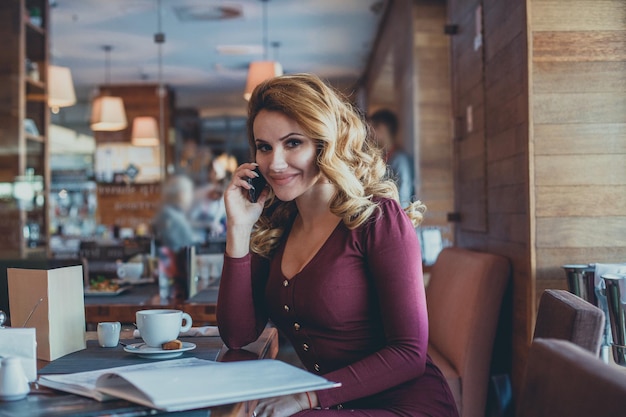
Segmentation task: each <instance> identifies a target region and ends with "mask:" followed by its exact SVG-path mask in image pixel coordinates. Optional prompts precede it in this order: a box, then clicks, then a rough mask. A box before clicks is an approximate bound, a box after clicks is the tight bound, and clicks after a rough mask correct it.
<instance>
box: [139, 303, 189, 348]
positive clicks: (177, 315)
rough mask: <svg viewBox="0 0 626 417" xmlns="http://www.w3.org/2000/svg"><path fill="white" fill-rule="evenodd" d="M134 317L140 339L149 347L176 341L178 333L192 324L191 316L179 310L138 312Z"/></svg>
mask: <svg viewBox="0 0 626 417" xmlns="http://www.w3.org/2000/svg"><path fill="white" fill-rule="evenodd" d="M135 317H136V319H137V329H138V330H139V334H140V335H141V338H142V339H143V341H144V342H146V344H147V345H148V346H151V347H161V345H162V344H163V343H165V342H169V341H171V340H174V339H176V338H177V337H178V335H179V334H180V332H186V331H188V330H189V329H191V324H192V320H191V316H190V315H189V314H187V313H184V312H182V311H180V310H140V311H138V312H137V313H136V315H135ZM183 320H184V321H185V325H184V326H183Z"/></svg>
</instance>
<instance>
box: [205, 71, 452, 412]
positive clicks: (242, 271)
mask: <svg viewBox="0 0 626 417" xmlns="http://www.w3.org/2000/svg"><path fill="white" fill-rule="evenodd" d="M248 110H249V112H248V113H249V118H248V132H249V135H248V136H249V142H250V148H251V150H252V153H253V155H254V159H255V162H256V163H246V164H243V165H241V166H239V167H238V168H237V170H236V171H235V173H234V175H233V180H232V182H231V183H230V185H229V186H228V187H227V189H226V193H225V202H226V211H227V228H226V230H227V234H226V255H225V263H224V269H223V273H222V280H221V283H220V290H219V298H218V303H217V319H218V325H219V328H220V335H221V337H222V338H223V340H224V341H225V343H226V344H227V345H228V346H229V347H231V348H235V349H236V348H241V347H242V346H245V345H247V344H248V343H251V342H253V341H254V340H256V339H257V338H258V336H259V335H260V333H261V332H262V331H263V329H264V327H265V326H266V324H267V322H268V319H271V320H272V322H273V323H275V324H276V326H277V327H278V328H279V329H280V330H281V331H282V332H283V334H284V335H285V336H287V337H288V338H289V339H290V341H291V343H292V345H293V346H294V348H295V350H296V352H297V353H298V355H299V357H300V359H301V361H302V363H303V364H304V365H305V366H306V368H307V369H308V370H309V371H310V372H313V373H315V374H318V375H323V376H324V377H326V378H327V379H329V380H331V381H336V382H340V383H341V384H342V386H341V387H340V388H334V389H330V390H323V391H318V392H309V393H305V394H294V395H286V396H281V397H276V398H270V399H264V400H261V401H260V402H259V404H258V406H257V407H256V409H255V411H254V412H255V415H256V416H257V417H268V416H273V417H280V416H290V415H294V414H296V413H298V415H300V414H303V415H304V414H306V415H309V414H311V415H316V416H331V415H332V416H342V415H345V416H351V417H357V416H440V417H444V416H445V417H456V416H458V414H457V410H456V405H455V403H454V399H453V397H452V394H451V393H450V390H449V388H448V385H447V383H446V380H445V378H444V377H443V375H442V374H441V372H440V371H439V369H438V368H437V367H436V366H435V365H434V364H433V362H432V361H431V359H430V358H429V357H428V355H427V346H428V317H427V310H426V299H425V293H424V283H423V279H422V269H421V259H420V250H419V243H418V240H417V236H416V234H415V229H414V227H415V225H416V224H417V223H419V222H420V221H421V219H422V213H423V211H424V206H423V205H421V203H419V202H416V203H414V204H412V205H411V206H410V207H409V208H408V210H407V211H404V210H402V208H401V207H400V205H399V203H398V201H397V199H398V194H397V188H396V185H395V183H394V182H393V181H390V180H387V179H385V178H386V165H385V163H384V161H383V159H382V157H381V155H380V150H379V149H378V148H377V147H376V146H371V144H370V140H369V138H368V129H367V126H366V124H365V123H364V122H363V120H362V119H361V117H360V116H359V114H357V112H356V111H355V110H354V109H353V108H352V107H351V106H350V105H349V104H348V103H347V101H345V99H343V98H342V97H340V96H339V95H338V94H337V93H336V92H334V91H333V90H332V89H330V88H329V87H328V86H326V85H325V84H324V83H323V82H322V81H321V80H320V79H319V78H317V77H315V76H312V75H306V74H299V75H289V76H281V77H277V78H273V79H271V80H269V81H266V82H264V83H262V84H261V85H259V86H258V87H257V88H256V89H255V91H254V92H253V94H252V97H251V99H250V102H249V108H248ZM257 165H258V168H259V170H260V172H261V174H262V175H263V176H264V177H265V178H266V179H267V182H268V185H269V188H265V189H264V190H263V192H262V193H261V196H260V198H259V200H258V201H257V203H251V202H250V201H249V200H248V198H247V195H248V189H249V188H250V186H249V184H248V183H247V181H246V180H247V179H248V178H252V177H254V176H255V175H256V174H255V173H254V172H253V171H252V170H253V169H254V168H255V166H257ZM251 252H252V253H251ZM316 407H319V408H320V409H319V410H312V411H309V410H310V409H313V408H316ZM329 409H332V410H329Z"/></svg>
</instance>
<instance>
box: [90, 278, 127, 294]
mask: <svg viewBox="0 0 626 417" xmlns="http://www.w3.org/2000/svg"><path fill="white" fill-rule="evenodd" d="M126 290H128V287H122V286H121V285H120V284H119V283H118V282H116V281H115V280H113V279H109V278H104V277H102V276H99V277H97V278H95V279H92V280H90V281H89V287H87V288H85V296H99V297H101V296H115V295H120V294H121V293H123V292H124V291H126Z"/></svg>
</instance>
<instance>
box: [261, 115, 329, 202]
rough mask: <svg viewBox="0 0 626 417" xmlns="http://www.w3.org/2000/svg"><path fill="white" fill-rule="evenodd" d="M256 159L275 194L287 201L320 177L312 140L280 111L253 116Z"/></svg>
mask: <svg viewBox="0 0 626 417" xmlns="http://www.w3.org/2000/svg"><path fill="white" fill-rule="evenodd" d="M253 131H254V142H255V145H256V162H257V164H259V170H260V171H261V174H263V176H264V177H265V178H266V179H267V182H268V183H269V185H270V187H272V190H273V191H274V194H276V197H278V199H280V200H282V201H291V200H295V199H296V198H298V197H300V196H301V195H305V194H306V193H307V192H308V191H310V190H311V188H312V187H313V185H315V184H316V183H317V182H318V181H319V179H320V170H319V168H318V166H317V164H316V157H317V145H316V142H315V141H314V140H313V139H311V138H310V137H308V136H306V135H305V134H304V131H303V129H302V128H301V127H300V126H299V125H298V124H297V123H296V122H295V121H294V120H292V119H290V118H289V117H287V116H286V115H284V114H283V113H280V112H276V111H268V110H261V111H260V112H259V113H258V114H257V116H256V118H255V119H254V125H253Z"/></svg>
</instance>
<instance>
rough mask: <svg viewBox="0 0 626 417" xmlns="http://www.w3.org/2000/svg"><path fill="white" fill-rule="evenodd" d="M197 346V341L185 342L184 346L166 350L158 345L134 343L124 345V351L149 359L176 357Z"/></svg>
mask: <svg viewBox="0 0 626 417" xmlns="http://www.w3.org/2000/svg"><path fill="white" fill-rule="evenodd" d="M195 348H196V345H195V343H189V342H183V347H181V348H180V349H171V350H165V349H161V348H156V347H150V346H148V345H146V344H145V343H133V344H132V345H128V346H124V352H128V353H134V354H136V355H138V356H140V357H142V358H148V359H171V358H176V357H178V356H180V355H182V354H183V352H187V351H188V350H193V349H195Z"/></svg>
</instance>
